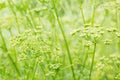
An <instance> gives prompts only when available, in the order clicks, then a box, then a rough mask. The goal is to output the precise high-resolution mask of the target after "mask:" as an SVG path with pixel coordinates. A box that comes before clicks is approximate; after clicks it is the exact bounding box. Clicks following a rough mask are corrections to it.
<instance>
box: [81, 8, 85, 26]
mask: <svg viewBox="0 0 120 80" xmlns="http://www.w3.org/2000/svg"><path fill="white" fill-rule="evenodd" d="M80 11H81V15H82V19H83V23H84V26H85V16H84V13H83V9H82V7H81V8H80Z"/></svg>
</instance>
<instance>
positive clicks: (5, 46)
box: [0, 28, 21, 76]
mask: <svg viewBox="0 0 120 80" xmlns="http://www.w3.org/2000/svg"><path fill="white" fill-rule="evenodd" d="M0 36H1V38H2V41H3V46H4V51H5V52H8V49H7V45H6V42H5V39H4V37H3V35H2V31H1V28H0ZM8 58H9V59H10V61H11V63H12V64H13V66H14V68H15V70H16V72H17V73H18V75H19V76H21V74H20V71H19V69H18V67H17V64H16V63H15V62H14V60H13V58H12V57H11V55H10V54H9V53H8Z"/></svg>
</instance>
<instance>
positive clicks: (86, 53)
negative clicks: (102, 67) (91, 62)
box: [83, 47, 89, 67]
mask: <svg viewBox="0 0 120 80" xmlns="http://www.w3.org/2000/svg"><path fill="white" fill-rule="evenodd" d="M88 50H89V47H88V48H87V50H86V52H85V58H84V61H83V67H85V64H86V61H87V58H88Z"/></svg>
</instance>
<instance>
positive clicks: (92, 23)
mask: <svg viewBox="0 0 120 80" xmlns="http://www.w3.org/2000/svg"><path fill="white" fill-rule="evenodd" d="M95 9H96V7H95V4H93V14H92V21H91V26H92V27H94V18H95Z"/></svg>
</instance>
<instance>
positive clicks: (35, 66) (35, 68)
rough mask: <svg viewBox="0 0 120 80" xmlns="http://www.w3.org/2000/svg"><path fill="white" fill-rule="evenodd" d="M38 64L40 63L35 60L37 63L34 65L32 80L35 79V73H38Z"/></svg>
mask: <svg viewBox="0 0 120 80" xmlns="http://www.w3.org/2000/svg"><path fill="white" fill-rule="evenodd" d="M37 66H38V63H37V61H36V62H35V64H34V67H33V76H32V78H31V79H32V80H34V77H35V73H36V70H37Z"/></svg>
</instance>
